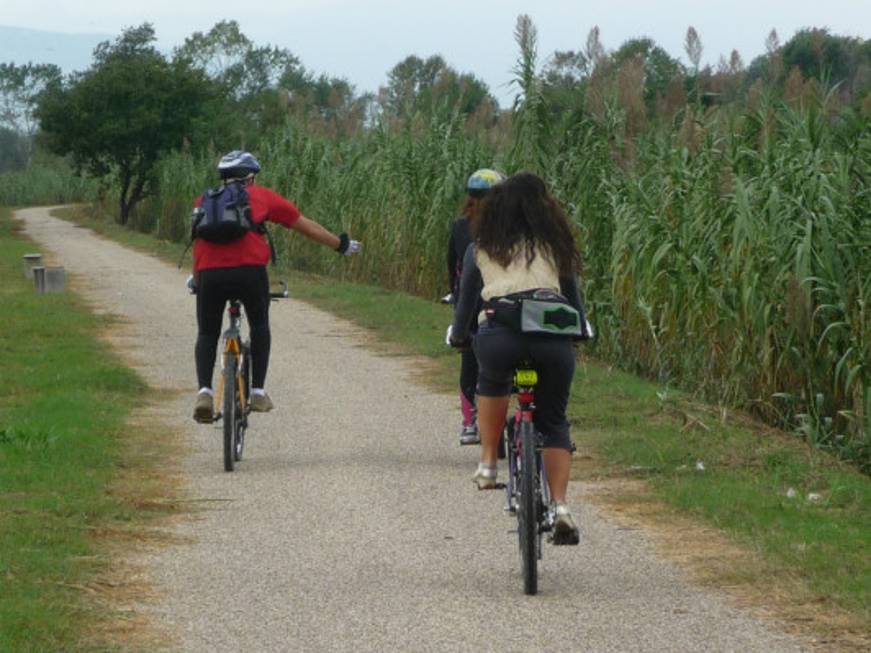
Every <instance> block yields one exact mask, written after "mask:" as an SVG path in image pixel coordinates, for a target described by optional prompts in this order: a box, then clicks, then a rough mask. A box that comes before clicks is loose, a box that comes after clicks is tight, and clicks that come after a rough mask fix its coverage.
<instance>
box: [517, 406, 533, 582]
mask: <svg viewBox="0 0 871 653" xmlns="http://www.w3.org/2000/svg"><path fill="white" fill-rule="evenodd" d="M520 442H521V455H520V496H519V501H518V506H517V527H518V528H517V531H518V535H519V540H520V567H521V570H522V572H523V593H524V594H535V593H537V592H538V499H537V497H536V493H535V427H534V426H533V425H532V422H527V421H523V422H521V424H520Z"/></svg>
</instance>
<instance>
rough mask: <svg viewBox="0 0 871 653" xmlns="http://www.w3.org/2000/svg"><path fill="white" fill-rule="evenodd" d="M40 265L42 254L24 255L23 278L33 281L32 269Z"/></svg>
mask: <svg viewBox="0 0 871 653" xmlns="http://www.w3.org/2000/svg"><path fill="white" fill-rule="evenodd" d="M37 265H42V254H25V255H24V276H25V277H27V278H28V279H33V268H34V267H36V266H37Z"/></svg>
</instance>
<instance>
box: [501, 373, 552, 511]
mask: <svg viewBox="0 0 871 653" xmlns="http://www.w3.org/2000/svg"><path fill="white" fill-rule="evenodd" d="M530 373H532V374H533V375H535V377H534V378H535V381H533V383H532V384H531V385H522V384H523V383H527V384H528V383H529V380H530V376H528V375H529V374H530ZM536 382H537V374H536V373H535V371H534V370H531V369H528V368H521V369H519V370H518V374H516V375H515V378H514V390H513V393H514V394H515V396H516V397H517V406H516V407H515V409H514V417H513V418H511V419H510V420H508V422H507V423H506V431H507V432H506V436H508V437H506V438H505V443H504V444H505V447H506V449H507V451H506V452H505V453H506V457H507V458H508V482H507V483H506V484H505V495H506V503H505V510H506V512H511V513H514V512H515V510H516V508H517V505H516V492H517V491H518V490H517V488H516V487H515V477H516V474H517V471H518V469H517V465H518V463H519V462H522V460H521V459H522V451H523V447H522V446H521V442H520V424H521V423H522V422H529V423H532V421H533V415H534V413H535V383H536ZM535 449H536V454H535V466H536V467H537V469H538V478H539V479H541V488H542V493H543V496H542V500H543V502H544V505H545V506H548V507H549V506H550V486H549V485H548V482H547V472H546V470H545V468H544V461H543V459H542V455H541V449H542V447H541V443H540V442H537V443H536V447H535ZM549 512H550V511H549V510H548V515H547V516H548V519H549V520H552V517H553V516H552V515H550V514H549Z"/></svg>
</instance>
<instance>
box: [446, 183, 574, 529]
mask: <svg viewBox="0 0 871 653" xmlns="http://www.w3.org/2000/svg"><path fill="white" fill-rule="evenodd" d="M472 237H473V246H472V247H469V249H468V250H467V251H466V255H465V259H464V262H463V276H462V279H461V281H460V295H459V300H458V303H457V308H456V311H455V314H454V321H453V323H452V325H451V332H450V333H451V335H450V341H451V344H453V345H463V344H466V343H468V342H469V340H470V336H471V332H472V325H473V323H474V322H475V321H477V323H478V332H477V334H476V335H475V337H474V342H473V347H474V351H475V354H476V356H477V359H478V364H479V367H480V369H479V375H478V388H477V390H478V394H477V409H478V411H477V412H478V427H479V429H480V434H481V458H480V462H479V464H478V469H477V471H476V472H475V475H474V477H473V481H474V482H475V484H476V485H477V486H478V488H479V489H482V490H484V489H491V488H495V487H496V469H497V466H496V459H497V447H498V443H499V436H500V433H501V432H502V428H503V426H504V424H505V417H506V414H507V411H508V404H509V399H510V394H511V384H512V377H513V373H514V370H515V369H516V367H517V365H518V364H519V363H520V362H522V361H531V362H532V364H533V365H534V366H535V369H536V371H537V372H538V379H539V381H538V385H537V386H536V392H535V404H536V409H535V426H536V429H537V430H538V431H539V432H540V433H541V434H542V437H543V441H544V451H543V458H544V465H545V469H546V473H547V479H548V484H549V486H550V493H551V497H552V498H553V501H554V504H555V505H554V513H555V522H554V543H555V544H577V543H578V540H579V532H578V527H577V525H576V524H575V521H574V519H573V517H572V514H571V511H570V510H569V508H568V506H567V505H566V490H567V488H568V481H569V473H570V466H571V452H572V449H573V447H572V442H571V437H570V435H569V423H568V420H567V419H566V407H567V405H568V399H569V390H570V388H571V383H572V377H573V375H574V370H575V349H574V346H573V341H574V340H580V339H585V338H587V337H589V335H590V334H589V333H588V327H587V324H586V320H585V319H584V309H583V305H582V303H581V298H580V294H579V292H578V285H577V275H578V273H579V271H580V255H579V254H578V250H577V248H576V246H575V239H574V236H573V235H572V231H571V228H570V226H569V221H568V218H567V217H566V215H565V213H564V211H563V210H562V208H561V207H560V206H559V204H558V203H557V202H556V200H554V199H553V198H552V197H551V196H550V194H549V193H548V192H547V188H546V186H545V184H544V182H543V181H542V180H541V179H540V178H539V177H537V176H536V175H533V174H531V173H521V174H518V175H515V176H513V177H510V178H509V179H508V180H507V181H505V182H503V183H501V184H499V185H497V186H495V187H494V188H493V189H492V190H491V191H490V194H489V196H488V197H487V201H486V202H485V204H484V206H483V207H482V211H481V215H480V217H479V219H478V220H477V221H476V222H475V224H473V233H472ZM532 297H535V298H545V299H546V300H547V301H552V302H555V303H556V304H559V303H562V305H564V306H565V307H566V309H565V314H567V315H573V316H574V326H573V327H572V328H566V329H563V328H557V329H555V330H553V331H552V332H547V329H542V330H541V332H535V330H534V329H529V330H528V329H527V328H526V326H524V327H523V328H521V327H520V326H519V325H520V322H521V321H520V320H519V318H518V315H517V314H516V313H517V311H519V310H521V306H522V301H521V300H522V299H528V298H532ZM479 300H481V301H483V307H484V310H481V311H480V312H478V311H476V306H477V303H478V301H479Z"/></svg>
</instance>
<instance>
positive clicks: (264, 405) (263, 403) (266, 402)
mask: <svg viewBox="0 0 871 653" xmlns="http://www.w3.org/2000/svg"><path fill="white" fill-rule="evenodd" d="M250 405H251V410H252V412H255V413H268V412H269V411H270V410H272V409H273V408H275V404H273V403H272V399H270V398H269V395H268V394H266V393H265V392H264V393H263V394H260V393H257V394H254V393H253V392H252V393H251V404H250Z"/></svg>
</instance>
